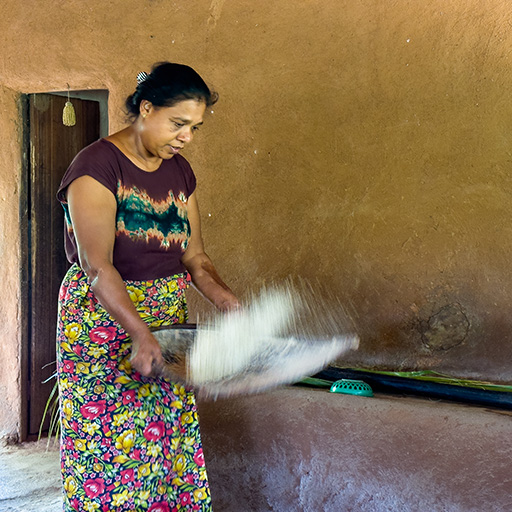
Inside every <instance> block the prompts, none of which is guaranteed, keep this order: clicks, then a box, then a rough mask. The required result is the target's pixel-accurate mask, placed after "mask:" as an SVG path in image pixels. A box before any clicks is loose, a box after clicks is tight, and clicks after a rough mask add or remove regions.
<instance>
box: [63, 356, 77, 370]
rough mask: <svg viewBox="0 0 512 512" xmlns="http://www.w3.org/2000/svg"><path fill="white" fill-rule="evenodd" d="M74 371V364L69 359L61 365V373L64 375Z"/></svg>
mask: <svg viewBox="0 0 512 512" xmlns="http://www.w3.org/2000/svg"><path fill="white" fill-rule="evenodd" d="M74 370H75V363H74V362H73V361H70V360H69V359H65V360H64V361H63V363H62V371H63V372H64V373H73V371H74Z"/></svg>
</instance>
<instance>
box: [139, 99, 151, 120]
mask: <svg viewBox="0 0 512 512" xmlns="http://www.w3.org/2000/svg"><path fill="white" fill-rule="evenodd" d="M152 109H153V104H152V103H151V102H150V101H148V100H142V101H141V102H140V105H139V112H140V115H141V117H146V116H147V115H148V114H149V113H150V112H151V110H152Z"/></svg>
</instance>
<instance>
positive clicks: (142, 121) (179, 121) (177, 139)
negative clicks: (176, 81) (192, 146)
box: [138, 100, 206, 160]
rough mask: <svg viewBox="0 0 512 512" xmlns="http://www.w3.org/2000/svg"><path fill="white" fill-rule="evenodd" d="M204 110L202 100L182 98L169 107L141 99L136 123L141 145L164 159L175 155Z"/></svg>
mask: <svg viewBox="0 0 512 512" xmlns="http://www.w3.org/2000/svg"><path fill="white" fill-rule="evenodd" d="M205 110H206V104H205V103H204V102H203V101H196V100H184V101H180V102H179V103H176V104H174V105H173V106H172V107H155V106H154V105H153V104H152V103H150V102H149V101H146V100H143V101H142V102H141V104H140V116H139V118H138V125H139V127H140V137H141V141H142V143H143V145H144V147H145V148H146V150H147V151H148V152H149V153H150V154H151V155H153V156H157V157H159V158H162V159H164V160H168V159H169V158H172V157H173V156H174V155H177V154H178V153H179V152H180V151H181V150H182V149H183V148H184V147H185V145H186V144H188V143H189V142H190V141H191V140H192V139H193V137H194V133H195V132H196V131H197V130H198V129H199V126H200V125H202V124H203V116H204V112H205Z"/></svg>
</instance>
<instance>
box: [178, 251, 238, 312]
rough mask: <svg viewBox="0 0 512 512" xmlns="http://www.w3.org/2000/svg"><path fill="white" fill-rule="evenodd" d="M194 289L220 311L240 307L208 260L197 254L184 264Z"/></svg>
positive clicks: (205, 256)
mask: <svg viewBox="0 0 512 512" xmlns="http://www.w3.org/2000/svg"><path fill="white" fill-rule="evenodd" d="M184 264H185V267H186V268H187V270H188V272H189V273H190V276H191V277H192V283H193V284H194V286H195V288H196V289H197V290H198V291H199V292H200V293H201V294H202V295H203V296H204V297H205V298H206V299H207V300H209V301H210V302H211V303H212V304H213V305H214V306H215V307H216V308H217V309H219V310H220V311H229V310H231V309H236V308H237V307H239V306H240V303H239V302H238V299H237V298H236V296H235V294H234V293H233V292H232V291H231V289H230V288H229V287H228V285H227V284H226V283H225V282H224V281H223V280H222V279H221V278H220V276H219V274H218V273H217V270H216V269H215V267H214V266H213V263H212V261H211V260H210V258H209V257H208V256H207V255H206V254H205V253H202V254H198V255H196V256H194V257H193V258H191V259H190V260H187V261H185V262H184Z"/></svg>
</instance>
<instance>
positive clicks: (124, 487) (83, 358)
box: [57, 265, 212, 512]
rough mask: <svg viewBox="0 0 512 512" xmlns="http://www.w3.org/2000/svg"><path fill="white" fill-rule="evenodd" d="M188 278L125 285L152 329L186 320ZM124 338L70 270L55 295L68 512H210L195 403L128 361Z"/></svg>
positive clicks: (84, 280) (187, 392)
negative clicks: (57, 295)
mask: <svg viewBox="0 0 512 512" xmlns="http://www.w3.org/2000/svg"><path fill="white" fill-rule="evenodd" d="M189 280H190V276H189V275H188V274H180V275H175V276H172V277H170V278H163V279H156V280H153V281H125V282H126V287H127V290H128V293H129V294H130V297H131V299H132V301H133V302H134V304H135V306H136V307H137V310H138V312H139V314H140V315H141V317H142V318H143V319H144V320H145V321H146V322H147V323H148V324H149V325H150V326H155V327H156V326H161V325H169V324H173V323H183V322H184V321H185V320H186V302H185V289H186V288H187V287H188V284H189ZM130 354H131V342H130V338H129V337H128V336H127V334H126V332H125V331H124V330H123V329H122V328H121V327H120V326H119V324H117V323H116V322H115V321H114V320H113V319H112V317H111V316H110V315H109V314H108V313H107V312H106V311H105V310H104V309H103V308H102V307H101V305H100V304H99V303H98V301H97V299H96V298H95V296H94V294H93V292H92V291H91V290H90V287H89V284H88V280H87V277H86V275H85V273H84V272H83V270H81V269H80V268H79V267H78V266H77V265H73V266H72V267H71V268H70V269H69V271H68V273H67V275H66V277H65V278H64V280H63V283H62V286H61V289H60V294H59V316H58V326H57V371H58V382H59V396H60V411H61V464H62V476H63V483H64V511H65V512H69V511H82V510H85V511H96V510H97V511H100V512H111V511H137V512H139V511H151V512H174V511H182V510H199V511H211V510H212V509H211V500H210V491H209V487H208V480H207V476H206V469H205V465H204V458H203V450H202V447H201V438H200V433H199V424H198V418H197V409H196V404H195V397H194V394H193V392H192V391H191V390H189V389H187V388H185V387H183V386H182V385H180V384H177V383H173V382H170V381H168V380H166V379H160V378H159V379H153V378H148V377H143V376H142V375H140V374H139V373H138V372H136V371H135V370H132V368H131V366H130V362H129V358H130Z"/></svg>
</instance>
